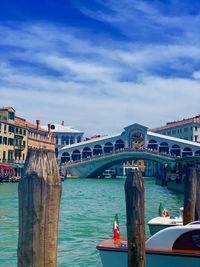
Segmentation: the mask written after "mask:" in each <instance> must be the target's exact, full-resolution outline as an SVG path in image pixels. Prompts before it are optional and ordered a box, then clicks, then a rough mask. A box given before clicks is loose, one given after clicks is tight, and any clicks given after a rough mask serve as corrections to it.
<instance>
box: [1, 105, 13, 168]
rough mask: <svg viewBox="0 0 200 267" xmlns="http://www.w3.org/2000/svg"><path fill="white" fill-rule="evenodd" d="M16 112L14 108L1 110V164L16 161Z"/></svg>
mask: <svg viewBox="0 0 200 267" xmlns="http://www.w3.org/2000/svg"><path fill="white" fill-rule="evenodd" d="M14 124H15V110H14V109H13V108H12V107H2V108H0V162H1V163H6V162H12V161H13V159H14V137H15V133H14V132H15V131H14Z"/></svg>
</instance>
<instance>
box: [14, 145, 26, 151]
mask: <svg viewBox="0 0 200 267" xmlns="http://www.w3.org/2000/svg"><path fill="white" fill-rule="evenodd" d="M24 149H25V146H22V145H14V150H18V151H23V150H24Z"/></svg>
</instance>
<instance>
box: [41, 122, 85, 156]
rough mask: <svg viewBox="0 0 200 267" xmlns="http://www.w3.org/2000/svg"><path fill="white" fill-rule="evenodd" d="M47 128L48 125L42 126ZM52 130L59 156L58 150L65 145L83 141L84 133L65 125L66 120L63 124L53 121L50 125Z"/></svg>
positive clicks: (56, 151)
mask: <svg viewBox="0 0 200 267" xmlns="http://www.w3.org/2000/svg"><path fill="white" fill-rule="evenodd" d="M42 128H43V129H47V126H42ZM50 129H51V132H53V133H54V136H55V138H56V146H55V153H56V157H58V150H59V149H60V148H62V147H64V146H67V145H72V144H76V143H80V142H82V141H83V135H84V133H83V132H81V131H78V130H76V129H74V128H73V127H71V126H65V125H64V121H62V123H61V124H56V123H53V124H51V125H50Z"/></svg>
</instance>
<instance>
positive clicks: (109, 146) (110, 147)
mask: <svg viewBox="0 0 200 267" xmlns="http://www.w3.org/2000/svg"><path fill="white" fill-rule="evenodd" d="M111 152H113V144H112V143H110V142H107V143H106V144H105V145H104V153H111Z"/></svg>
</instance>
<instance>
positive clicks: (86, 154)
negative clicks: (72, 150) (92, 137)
mask: <svg viewBox="0 0 200 267" xmlns="http://www.w3.org/2000/svg"><path fill="white" fill-rule="evenodd" d="M91 156H92V151H91V148H89V147H84V149H83V152H82V157H83V159H86V158H88V157H91Z"/></svg>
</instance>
